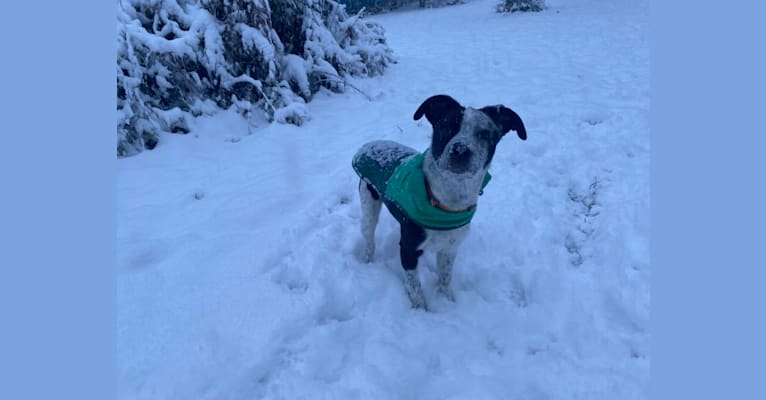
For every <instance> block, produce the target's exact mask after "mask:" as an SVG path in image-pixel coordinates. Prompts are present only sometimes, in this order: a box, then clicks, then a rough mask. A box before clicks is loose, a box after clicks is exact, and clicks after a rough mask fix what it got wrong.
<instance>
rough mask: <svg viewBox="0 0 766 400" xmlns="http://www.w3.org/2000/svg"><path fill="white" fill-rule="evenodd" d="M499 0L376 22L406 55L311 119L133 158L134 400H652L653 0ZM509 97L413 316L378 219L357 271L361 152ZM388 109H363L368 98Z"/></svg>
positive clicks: (181, 139)
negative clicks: (457, 235)
mask: <svg viewBox="0 0 766 400" xmlns="http://www.w3.org/2000/svg"><path fill="white" fill-rule="evenodd" d="M495 3H496V2H495V1H494V0H474V1H471V2H468V3H467V4H464V5H458V6H453V7H445V8H436V9H427V10H413V11H407V12H392V13H388V14H384V15H378V16H374V17H371V18H370V19H371V20H374V21H376V22H379V23H381V24H382V25H383V26H384V28H385V29H386V34H387V38H388V43H389V44H390V45H391V47H392V48H393V49H394V51H395V52H396V54H397V57H398V63H397V64H393V65H391V66H390V67H389V69H388V71H387V72H386V73H385V74H383V75H381V76H377V77H375V78H370V79H353V78H349V81H350V83H351V84H353V85H354V86H355V87H357V88H358V89H359V90H361V91H363V92H364V93H365V94H366V96H365V95H362V94H360V93H357V92H356V91H352V90H348V91H346V92H345V93H341V94H337V93H329V92H327V91H322V92H319V93H318V94H316V95H315V96H314V98H313V99H312V101H311V102H310V103H308V104H306V105H305V108H306V109H308V110H309V112H310V114H311V119H310V120H306V121H305V122H304V124H303V125H302V126H300V127H296V126H293V125H285V124H276V123H275V124H271V125H266V126H265V127H263V128H260V129H257V130H253V131H252V134H251V135H248V134H247V133H248V123H247V121H246V120H245V119H243V118H242V117H241V116H240V115H238V114H237V113H236V111H234V110H233V109H232V110H229V111H226V112H221V113H218V114H216V115H213V116H210V115H203V116H201V117H199V118H197V119H192V120H189V121H187V122H188V125H189V128H190V129H191V132H190V133H189V134H188V135H170V134H163V136H162V138H161V139H162V140H161V141H160V143H159V145H158V146H157V147H156V148H155V149H154V150H152V151H145V152H142V153H141V154H138V155H136V156H134V157H130V158H124V159H120V160H119V161H118V187H117V189H118V215H117V218H118V231H117V238H118V249H119V251H118V260H117V261H118V281H117V289H118V292H117V294H118V321H117V327H118V332H117V333H118V362H119V375H118V386H119V387H118V390H119V398H120V399H235V400H238V399H258V398H268V399H300V398H305V399H344V398H364V399H390V398H395V399H416V398H417V399H644V398H647V397H648V382H649V369H650V365H649V364H650V349H649V318H650V313H649V308H650V306H649V304H650V294H649V283H650V278H651V266H650V258H649V237H650V226H649V222H648V221H649V162H650V153H649V150H650V146H649V127H648V112H649V46H648V41H647V38H646V36H647V31H648V4H647V2H645V1H618V2H615V1H606V0H604V1H602V0H573V1H564V0H559V1H554V0H548V1H546V3H547V4H548V6H549V8H548V9H547V10H545V11H543V12H539V13H529V14H526V13H514V14H510V15H504V14H497V13H495V12H494V5H495ZM439 93H445V94H449V95H451V96H452V97H454V98H455V99H457V100H458V101H460V102H461V103H462V104H463V105H465V106H471V107H476V108H478V107H483V106H485V105H494V104H504V105H506V106H507V107H510V108H512V109H513V110H514V111H516V112H517V113H518V114H519V115H520V116H521V117H522V119H523V120H524V123H525V125H526V127H527V131H528V134H529V136H528V140H527V141H525V142H522V141H520V140H518V138H516V137H515V136H513V135H507V136H506V137H505V138H504V139H503V140H502V141H501V142H500V144H499V145H498V148H497V152H496V155H495V158H494V161H493V163H492V167H491V169H490V171H491V173H492V176H493V179H492V184H491V185H489V186H488V187H487V189H486V190H485V192H484V195H483V196H482V197H481V198H480V199H479V201H480V206H479V208H478V211H477V213H476V215H475V217H474V219H473V222H472V224H471V229H470V233H469V234H468V236H467V238H466V240H465V242H464V243H463V244H462V246H461V247H460V251H459V252H458V255H457V260H456V262H455V269H454V273H453V281H452V288H453V290H454V293H455V297H456V302H455V303H451V302H449V301H447V300H445V299H444V298H442V297H440V296H439V295H438V294H437V293H436V288H435V284H436V273H435V257H434V255H433V254H426V255H425V256H424V257H423V258H421V262H420V266H419V268H418V271H419V274H420V277H421V280H422V281H423V289H424V292H425V296H426V298H427V300H428V302H429V305H430V306H431V308H432V309H433V312H424V311H421V310H413V309H411V308H410V306H409V300H408V299H407V295H406V294H405V290H404V287H403V283H402V278H403V274H402V271H401V267H400V266H399V254H398V239H399V233H398V227H397V225H396V222H395V220H394V219H393V218H392V217H391V216H390V215H389V214H387V212H386V211H385V210H384V212H383V213H382V215H381V221H380V224H379V226H378V229H377V232H376V241H377V251H376V260H375V262H373V263H371V264H363V263H362V262H361V260H360V258H361V253H362V248H363V244H362V237H361V233H360V227H359V217H360V210H359V199H358V197H357V194H356V188H357V182H358V178H357V177H356V174H355V173H354V171H353V169H352V168H351V159H352V157H353V156H354V154H355V153H356V152H357V150H358V149H359V148H360V146H361V145H362V144H364V143H366V142H369V141H372V140H393V141H396V142H399V143H402V144H404V145H407V146H410V147H413V148H415V149H418V150H424V149H425V148H426V147H428V145H429V144H430V142H429V138H430V133H431V127H430V125H429V124H428V122H427V121H425V120H421V121H413V119H412V115H413V113H414V111H415V110H416V109H417V107H418V106H419V105H420V103H421V102H422V101H423V100H425V99H426V98H428V97H429V96H431V95H433V94H439ZM368 97H369V98H370V99H372V100H371V101H370V100H367V98H368Z"/></svg>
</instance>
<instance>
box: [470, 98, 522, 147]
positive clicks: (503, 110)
mask: <svg viewBox="0 0 766 400" xmlns="http://www.w3.org/2000/svg"><path fill="white" fill-rule="evenodd" d="M480 111H482V112H484V113H485V114H487V115H489V118H491V119H492V121H493V122H494V123H495V125H497V126H498V127H499V128H500V129H501V130H502V131H503V135H505V134H506V133H508V131H510V130H513V131H516V134H517V135H519V139H521V140H527V130H526V129H525V128H524V121H522V120H521V117H519V115H518V114H516V112H514V111H513V110H511V109H510V108H508V107H506V106H504V105H501V104H498V105H496V106H487V107H484V108H481V109H480Z"/></svg>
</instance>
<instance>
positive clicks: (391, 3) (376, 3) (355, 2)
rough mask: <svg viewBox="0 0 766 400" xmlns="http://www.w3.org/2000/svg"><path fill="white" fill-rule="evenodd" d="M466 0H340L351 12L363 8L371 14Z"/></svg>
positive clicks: (451, 3)
mask: <svg viewBox="0 0 766 400" xmlns="http://www.w3.org/2000/svg"><path fill="white" fill-rule="evenodd" d="M464 1H465V0H338V2H339V3H341V4H343V5H345V6H346V10H347V11H348V12H351V13H356V12H359V11H360V10H361V9H363V8H364V10H365V11H366V12H367V13H370V14H377V13H380V12H385V11H391V10H396V9H397V8H401V7H408V6H409V7H411V6H415V5H417V6H419V7H421V8H424V7H440V6H444V5H455V4H458V3H461V2H464Z"/></svg>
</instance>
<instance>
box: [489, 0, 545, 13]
mask: <svg viewBox="0 0 766 400" xmlns="http://www.w3.org/2000/svg"><path fill="white" fill-rule="evenodd" d="M547 7H548V6H546V5H545V0H502V1H501V2H500V3H499V4H498V5H497V12H511V13H512V12H517V11H519V12H527V11H542V10H544V9H546V8H547Z"/></svg>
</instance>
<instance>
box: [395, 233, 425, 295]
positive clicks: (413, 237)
mask: <svg viewBox="0 0 766 400" xmlns="http://www.w3.org/2000/svg"><path fill="white" fill-rule="evenodd" d="M401 232H402V235H401V239H400V241H399V256H400V257H401V261H402V268H404V289H405V290H406V291H407V296H408V297H409V298H410V302H411V303H412V307H413V308H423V309H426V308H427V307H426V298H425V296H423V288H422V287H421V285H420V279H418V272H417V267H418V258H419V257H420V255H421V254H423V250H420V249H419V247H420V245H421V244H422V243H423V242H424V241H425V240H426V232H425V230H423V228H421V227H419V226H417V225H416V224H414V223H413V222H411V221H408V220H404V221H403V222H401Z"/></svg>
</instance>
